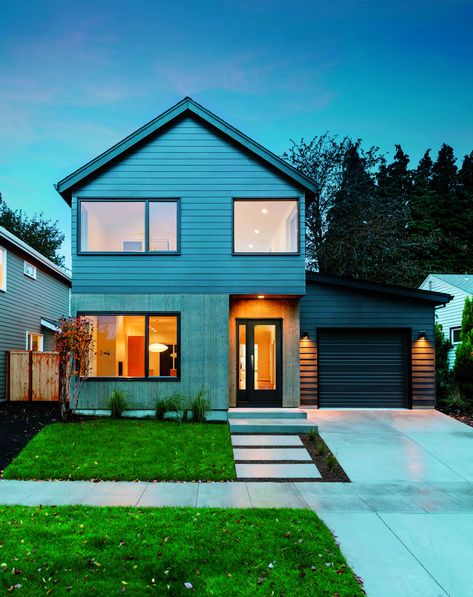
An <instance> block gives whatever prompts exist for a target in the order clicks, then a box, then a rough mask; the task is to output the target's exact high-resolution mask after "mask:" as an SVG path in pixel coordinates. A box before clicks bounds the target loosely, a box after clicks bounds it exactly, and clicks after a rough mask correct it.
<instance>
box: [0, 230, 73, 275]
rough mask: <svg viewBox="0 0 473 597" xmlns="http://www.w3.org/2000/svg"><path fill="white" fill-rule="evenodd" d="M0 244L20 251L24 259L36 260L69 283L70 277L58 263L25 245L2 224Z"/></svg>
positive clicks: (8, 248)
mask: <svg viewBox="0 0 473 597" xmlns="http://www.w3.org/2000/svg"><path fill="white" fill-rule="evenodd" d="M0 245H2V247H4V248H5V249H7V250H11V251H15V252H18V253H20V254H21V255H22V256H23V257H26V259H31V261H33V263H34V262H37V263H38V264H41V265H43V266H44V267H45V268H46V269H47V270H49V273H51V274H54V275H55V276H56V277H59V278H61V281H63V282H65V283H66V284H67V285H68V286H70V285H71V278H70V276H68V275H67V274H66V272H65V271H63V270H62V269H61V268H60V267H59V266H58V265H56V264H55V263H53V262H52V261H50V260H49V259H48V258H47V257H45V256H44V255H42V254H41V253H39V251H37V250H36V249H33V247H30V246H29V245H27V244H26V243H25V242H24V241H22V240H21V239H20V238H18V237H17V236H15V235H14V234H12V233H11V232H10V231H8V230H7V229H6V228H4V227H3V226H0Z"/></svg>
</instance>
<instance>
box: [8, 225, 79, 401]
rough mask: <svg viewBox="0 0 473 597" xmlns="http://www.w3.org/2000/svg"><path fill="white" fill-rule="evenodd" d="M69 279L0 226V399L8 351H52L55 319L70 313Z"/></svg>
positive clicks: (52, 264) (55, 266) (39, 254)
mask: <svg viewBox="0 0 473 597" xmlns="http://www.w3.org/2000/svg"><path fill="white" fill-rule="evenodd" d="M70 287H71V280H70V278H69V276H67V275H66V274H65V273H64V272H63V271H62V270H61V269H60V268H59V267H58V266H57V265H55V264H54V263H52V261H50V260H49V259H46V257H44V256H43V255H41V253H38V251H35V249H32V248H31V247H30V246H28V245H27V244H26V243H24V242H23V241H22V240H20V239H19V238H18V237H16V236H15V235H13V234H11V233H10V232H8V230H6V229H5V228H3V227H1V226H0V400H5V399H6V398H7V388H6V376H7V371H6V365H7V356H6V351H8V350H39V351H42V350H53V348H54V345H53V335H54V330H55V322H57V321H58V320H59V319H60V318H61V317H64V316H67V315H69V293H70Z"/></svg>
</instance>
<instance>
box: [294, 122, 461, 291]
mask: <svg viewBox="0 0 473 597" xmlns="http://www.w3.org/2000/svg"><path fill="white" fill-rule="evenodd" d="M283 157H284V158H285V159H287V160H288V161H289V162H290V163H291V164H292V165H293V166H295V167H296V168H298V169H299V170H301V171H302V172H303V173H304V174H308V175H309V176H311V177H312V178H314V180H315V181H316V183H317V184H318V186H319V190H318V193H317V195H316V197H315V200H314V201H313V202H312V203H311V205H310V206H309V207H308V209H307V222H306V223H307V245H306V251H307V267H308V269H312V270H318V271H321V272H324V273H332V274H337V275H344V276H349V277H352V278H365V279H369V280H373V281H377V282H384V283H391V284H401V285H406V286H418V285H419V284H420V283H421V282H422V280H423V279H424V278H425V276H426V275H427V274H428V273H429V272H431V271H438V272H440V271H442V272H449V273H464V272H467V271H473V251H472V250H471V247H472V246H473V152H471V153H470V154H469V155H466V156H465V157H464V159H463V162H462V164H461V166H460V167H458V166H457V158H456V157H455V155H454V151H453V149H452V147H450V146H449V145H446V144H443V145H442V146H441V148H440V150H439V152H438V155H437V157H436V159H435V161H434V160H432V157H431V150H430V149H428V150H427V151H426V152H425V153H424V155H423V157H422V158H421V160H420V161H419V164H418V165H417V167H414V168H413V167H411V165H410V159H409V156H408V155H407V154H406V153H405V151H404V150H403V148H402V147H401V146H400V145H396V146H395V152H394V155H393V157H392V159H391V160H390V161H388V160H387V158H386V157H385V156H384V155H381V154H380V153H379V150H378V148H376V147H370V148H367V149H364V148H363V145H362V142H361V140H357V141H352V140H351V139H349V138H348V137H345V138H343V139H342V140H338V138H337V137H336V136H332V135H330V134H329V133H328V132H327V133H325V134H324V135H322V136H320V137H314V139H312V141H309V142H306V141H304V139H302V140H301V141H300V142H299V143H295V142H294V141H292V142H291V148H290V149H289V151H288V152H287V153H285V154H284V156H283Z"/></svg>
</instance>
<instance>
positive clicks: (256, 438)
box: [232, 434, 303, 446]
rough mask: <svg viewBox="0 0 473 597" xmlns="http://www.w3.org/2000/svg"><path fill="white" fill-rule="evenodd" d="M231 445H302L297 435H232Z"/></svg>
mask: <svg viewBox="0 0 473 597" xmlns="http://www.w3.org/2000/svg"><path fill="white" fill-rule="evenodd" d="M232 445H233V446H302V445H303V443H302V440H301V438H300V437H299V436H298V435H268V434H262V435H232Z"/></svg>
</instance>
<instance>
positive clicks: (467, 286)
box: [426, 274, 473, 294]
mask: <svg viewBox="0 0 473 597" xmlns="http://www.w3.org/2000/svg"><path fill="white" fill-rule="evenodd" d="M429 275H430V276H433V277H434V278H438V279H439V280H442V282H446V283H447V284H451V285H452V286H456V288H459V289H460V290H463V292H468V294H473V274H429ZM428 278H429V276H427V278H426V279H428Z"/></svg>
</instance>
